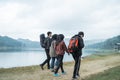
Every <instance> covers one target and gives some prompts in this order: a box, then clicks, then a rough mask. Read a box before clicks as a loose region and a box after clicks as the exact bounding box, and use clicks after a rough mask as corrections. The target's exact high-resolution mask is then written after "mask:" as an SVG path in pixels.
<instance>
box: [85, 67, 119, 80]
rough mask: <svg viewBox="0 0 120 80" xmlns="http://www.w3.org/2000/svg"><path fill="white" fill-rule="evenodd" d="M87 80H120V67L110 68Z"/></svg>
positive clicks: (86, 79)
mask: <svg viewBox="0 0 120 80" xmlns="http://www.w3.org/2000/svg"><path fill="white" fill-rule="evenodd" d="M85 80H120V66H117V67H114V68H110V69H108V70H105V71H104V72H101V73H98V74H96V75H91V76H89V77H86V78H85Z"/></svg>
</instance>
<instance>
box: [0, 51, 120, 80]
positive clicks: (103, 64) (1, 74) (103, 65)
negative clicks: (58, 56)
mask: <svg viewBox="0 0 120 80" xmlns="http://www.w3.org/2000/svg"><path fill="white" fill-rule="evenodd" d="M116 66H120V54H117V53H114V54H109V55H104V54H101V55H100V54H99V55H98V54H97V55H91V56H88V57H85V58H83V60H82V63H81V70H80V75H81V79H79V80H86V77H88V76H90V75H94V74H97V73H100V72H104V71H105V70H107V69H110V68H113V67H116ZM73 67H74V62H67V63H64V69H65V71H66V72H67V74H66V75H62V74H61V72H60V70H59V73H60V75H61V76H60V77H54V76H53V73H52V72H51V71H50V70H47V69H46V68H45V70H41V68H40V67H39V66H38V65H36V66H28V67H17V68H9V69H4V68H1V69H0V80H71V78H72V73H73ZM115 72H116V73H117V70H116V71H115ZM105 76H107V75H105ZM91 80H92V79H91ZM94 80H96V79H94ZM100 80H101V79H100ZM106 80H107V79H106ZM108 80H109V79H108ZM113 80H114V79H113ZM115 80H116V79H115Z"/></svg>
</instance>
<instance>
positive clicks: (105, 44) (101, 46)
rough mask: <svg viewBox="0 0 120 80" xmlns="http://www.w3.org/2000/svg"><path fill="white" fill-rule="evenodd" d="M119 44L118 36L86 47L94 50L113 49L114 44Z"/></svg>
mask: <svg viewBox="0 0 120 80" xmlns="http://www.w3.org/2000/svg"><path fill="white" fill-rule="evenodd" d="M116 43H120V35H119V36H116V37H113V38H110V39H107V40H105V41H103V42H100V43H96V44H92V45H89V46H87V48H95V49H114V48H115V44H116Z"/></svg>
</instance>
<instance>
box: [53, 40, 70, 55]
mask: <svg viewBox="0 0 120 80" xmlns="http://www.w3.org/2000/svg"><path fill="white" fill-rule="evenodd" d="M55 50H56V54H57V55H64V54H65V51H66V52H67V53H68V50H67V47H66V45H65V42H64V41H61V42H60V43H59V44H58V45H57V46H55Z"/></svg>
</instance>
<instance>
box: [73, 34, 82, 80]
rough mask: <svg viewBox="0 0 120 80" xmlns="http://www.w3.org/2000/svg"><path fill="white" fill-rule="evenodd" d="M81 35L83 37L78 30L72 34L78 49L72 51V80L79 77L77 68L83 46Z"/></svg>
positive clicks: (78, 67) (78, 68)
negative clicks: (76, 40)
mask: <svg viewBox="0 0 120 80" xmlns="http://www.w3.org/2000/svg"><path fill="white" fill-rule="evenodd" d="M83 37H84V33H83V32H79V33H78V34H77V35H75V36H73V38H77V39H78V49H77V50H76V51H74V52H73V53H72V56H73V59H74V61H75V64H74V71H73V76H72V79H73V80H76V79H77V78H78V77H80V74H79V70H80V64H81V56H82V48H84V41H83Z"/></svg>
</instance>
